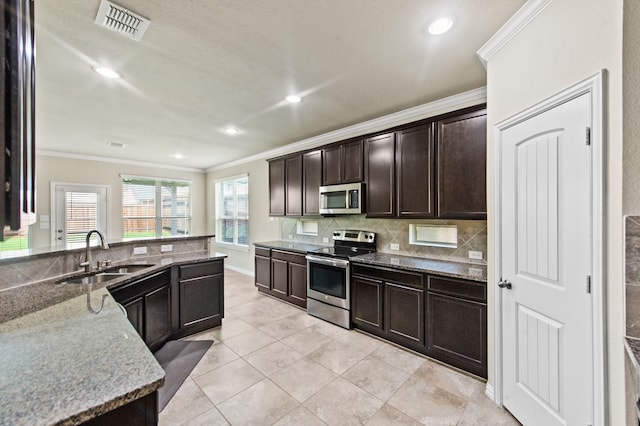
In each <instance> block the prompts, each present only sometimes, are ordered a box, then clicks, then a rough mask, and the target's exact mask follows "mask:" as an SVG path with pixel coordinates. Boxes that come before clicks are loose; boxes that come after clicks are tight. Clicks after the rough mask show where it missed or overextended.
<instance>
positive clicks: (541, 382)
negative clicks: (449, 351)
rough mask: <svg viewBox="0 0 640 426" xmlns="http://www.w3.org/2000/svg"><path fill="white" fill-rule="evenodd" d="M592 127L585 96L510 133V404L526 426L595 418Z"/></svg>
mask: <svg viewBox="0 0 640 426" xmlns="http://www.w3.org/2000/svg"><path fill="white" fill-rule="evenodd" d="M590 126H591V98H590V95H589V93H585V94H582V95H580V96H578V97H576V98H574V99H571V100H569V101H567V102H565V103H563V104H561V105H558V106H556V107H554V108H552V109H549V110H547V111H545V112H543V113H541V114H539V115H536V116H533V117H532V118H529V119H527V120H525V121H523V122H520V123H518V124H516V125H514V126H512V127H510V128H507V129H505V130H504V131H503V132H502V134H501V144H500V150H501V152H500V158H501V159H500V169H501V179H500V197H501V206H500V217H501V222H500V224H499V226H500V227H501V232H500V245H501V254H500V255H501V265H502V268H501V271H498V272H499V273H501V277H500V278H501V279H502V284H503V288H501V289H500V290H499V291H501V293H502V294H501V296H502V298H501V300H502V303H501V309H502V338H503V340H502V343H503V352H502V368H503V370H502V374H503V399H502V400H503V404H504V406H505V407H506V408H507V409H509V410H510V411H511V412H512V413H513V414H514V415H515V417H516V418H518V419H519V420H520V421H521V422H522V423H523V424H525V425H549V426H551V425H565V424H569V425H573V424H576V425H588V424H592V421H593V386H594V381H593V347H592V336H593V328H592V326H593V323H592V319H593V318H592V315H593V312H592V298H591V297H592V295H591V293H590V292H589V288H588V283H589V280H590V276H591V274H592V252H591V247H592V238H593V236H592V232H591V230H592V217H591V215H592V198H591V197H592V187H591V182H592V179H591V177H592V176H591V173H592V170H591V155H592V153H591V146H589V145H588V144H587V142H586V141H587V136H586V135H587V133H588V129H589V128H590ZM507 281H508V283H507ZM509 284H510V285H511V288H510V289H509V288H507V287H508V285H509Z"/></svg>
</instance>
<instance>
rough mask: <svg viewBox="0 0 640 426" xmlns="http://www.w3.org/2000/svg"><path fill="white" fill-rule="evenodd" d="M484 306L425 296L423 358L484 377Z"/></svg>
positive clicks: (485, 326) (447, 298)
mask: <svg viewBox="0 0 640 426" xmlns="http://www.w3.org/2000/svg"><path fill="white" fill-rule="evenodd" d="M486 321H487V306H486V305H485V304H484V303H478V302H472V301H469V300H464V299H460V298H456V297H450V296H445V295H441V294H436V293H431V292H428V293H427V351H426V353H427V355H429V356H432V357H433V358H436V359H439V360H441V361H444V362H446V363H448V364H451V365H454V366H456V367H459V368H462V369H463V370H466V371H469V372H471V373H473V374H476V375H478V376H480V377H484V378H486V377H487V322H486Z"/></svg>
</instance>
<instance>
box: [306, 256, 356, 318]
mask: <svg viewBox="0 0 640 426" xmlns="http://www.w3.org/2000/svg"><path fill="white" fill-rule="evenodd" d="M349 274H350V268H349V261H348V260H343V259H335V258H330V257H322V256H314V255H307V297H310V298H311V299H315V300H319V301H321V302H324V303H328V304H330V305H333V306H338V307H340V308H342V309H349V302H350V294H349V293H350V292H351V289H350V288H349V283H350V278H349Z"/></svg>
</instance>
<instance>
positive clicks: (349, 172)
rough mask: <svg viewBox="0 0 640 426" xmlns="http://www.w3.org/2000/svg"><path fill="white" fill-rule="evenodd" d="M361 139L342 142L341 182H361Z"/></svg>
mask: <svg viewBox="0 0 640 426" xmlns="http://www.w3.org/2000/svg"><path fill="white" fill-rule="evenodd" d="M362 157H363V156H362V141H361V140H359V141H354V142H348V143H345V144H342V165H341V167H342V183H352V182H362V180H363V179H362Z"/></svg>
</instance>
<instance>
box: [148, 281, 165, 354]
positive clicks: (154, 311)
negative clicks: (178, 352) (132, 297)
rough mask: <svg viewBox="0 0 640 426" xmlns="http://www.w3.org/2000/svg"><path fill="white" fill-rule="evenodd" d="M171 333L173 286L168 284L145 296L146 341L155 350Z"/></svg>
mask: <svg viewBox="0 0 640 426" xmlns="http://www.w3.org/2000/svg"><path fill="white" fill-rule="evenodd" d="M170 335H171V286H170V284H169V283H167V284H166V285H164V286H162V287H160V288H158V289H156V290H154V291H152V292H150V293H148V294H146V295H145V296H144V341H145V343H146V344H147V346H148V347H149V349H151V350H153V349H156V348H157V347H159V346H161V345H162V344H163V343H164V341H165V340H166V339H167V338H168V337H169V336H170Z"/></svg>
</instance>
